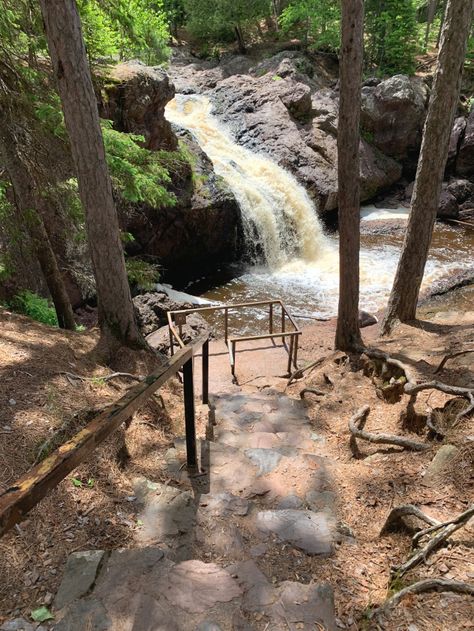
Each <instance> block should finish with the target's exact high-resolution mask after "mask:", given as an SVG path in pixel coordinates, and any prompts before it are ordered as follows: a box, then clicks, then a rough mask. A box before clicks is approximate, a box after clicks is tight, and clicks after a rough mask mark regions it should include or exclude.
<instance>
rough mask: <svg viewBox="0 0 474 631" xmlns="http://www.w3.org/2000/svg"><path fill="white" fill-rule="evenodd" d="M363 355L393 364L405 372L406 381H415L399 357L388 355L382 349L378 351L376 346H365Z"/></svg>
mask: <svg viewBox="0 0 474 631" xmlns="http://www.w3.org/2000/svg"><path fill="white" fill-rule="evenodd" d="M364 355H367V357H370V359H381V360H383V361H384V362H385V363H386V364H388V365H389V366H395V367H396V368H398V369H399V370H401V371H402V372H403V373H404V374H405V377H406V380H407V382H408V383H415V377H414V375H413V373H412V372H411V370H410V368H409V367H408V366H407V365H406V364H404V363H403V362H401V361H400V360H399V359H394V358H393V357H390V355H389V354H388V353H384V351H380V350H378V349H376V348H366V349H365V350H364Z"/></svg>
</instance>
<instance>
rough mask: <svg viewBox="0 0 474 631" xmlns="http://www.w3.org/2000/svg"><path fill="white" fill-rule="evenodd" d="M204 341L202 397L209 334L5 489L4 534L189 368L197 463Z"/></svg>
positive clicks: (190, 448)
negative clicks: (197, 385) (196, 368)
mask: <svg viewBox="0 0 474 631" xmlns="http://www.w3.org/2000/svg"><path fill="white" fill-rule="evenodd" d="M201 347H202V349H203V350H202V362H203V368H202V378H203V384H202V401H203V403H207V402H208V393H209V384H208V379H209V337H208V336H207V335H203V336H201V337H199V338H197V339H195V340H193V342H192V343H191V344H190V345H189V346H186V347H185V348H182V349H180V351H179V352H177V353H176V354H175V355H173V357H171V358H170V359H168V360H167V361H166V362H165V363H164V364H163V365H162V366H160V368H158V369H157V370H156V371H155V372H154V373H152V374H151V375H149V376H148V377H145V379H144V380H143V381H141V382H140V383H138V384H137V385H136V386H134V387H133V388H130V390H128V391H127V393H126V394H125V395H124V396H123V397H122V398H121V399H119V400H118V401H117V402H116V403H114V404H112V405H111V406H109V407H108V408H106V409H105V410H104V411H103V412H102V413H101V414H99V415H98V416H96V417H95V418H94V419H93V420H92V421H91V422H90V423H88V424H87V425H86V426H85V427H84V428H83V429H82V430H81V431H80V432H78V433H77V434H76V435H75V436H73V437H72V438H71V439H70V440H68V441H67V442H66V443H64V444H63V445H61V446H60V447H59V448H58V449H56V451H54V452H53V453H52V454H51V455H50V456H48V457H47V458H45V459H44V460H43V461H42V462H40V463H39V464H38V465H37V466H35V467H33V468H32V469H30V470H29V471H28V472H27V473H25V474H24V475H23V476H22V477H21V478H19V479H18V480H17V481H16V482H14V484H12V485H11V486H10V487H9V488H8V489H7V490H6V491H4V492H3V493H2V494H1V495H0V536H2V535H3V534H5V532H7V531H8V530H9V529H10V528H12V527H13V526H14V525H15V524H17V523H18V522H20V521H21V520H22V519H24V517H25V515H26V513H27V512H28V511H29V510H31V509H32V508H33V507H34V506H35V505H36V504H37V503H38V502H39V501H40V500H42V499H43V497H45V495H46V494H47V493H48V491H50V490H51V489H53V488H54V487H55V486H57V485H58V484H59V482H61V480H63V479H64V478H65V477H66V476H67V475H68V474H69V473H70V472H71V471H72V470H73V469H75V468H76V467H77V466H78V465H79V464H81V463H82V462H83V461H84V460H85V459H86V458H87V457H88V456H90V455H91V454H92V452H93V451H94V450H95V449H96V447H98V446H99V445H100V444H101V443H102V442H103V441H104V440H105V439H106V438H107V437H108V436H110V435H111V434H112V433H113V432H114V431H115V430H117V429H118V427H119V426H120V425H121V424H122V423H123V422H124V421H127V420H128V419H129V418H130V417H131V416H132V414H133V413H134V412H136V411H137V410H138V409H139V408H140V407H141V406H142V405H143V404H144V403H145V401H146V400H147V399H148V398H149V397H150V396H151V395H152V394H154V393H155V392H156V391H157V390H158V389H159V388H160V387H161V386H162V385H163V384H164V383H166V381H168V379H169V378H170V377H172V376H174V375H175V374H176V373H177V372H178V371H179V370H181V368H182V369H183V389H184V412H185V425H186V458H187V465H188V467H189V468H190V469H196V468H197V465H198V462H197V453H196V429H195V414H194V380H193V356H194V354H195V351H196V350H198V349H200V348H201Z"/></svg>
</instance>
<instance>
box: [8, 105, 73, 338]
mask: <svg viewBox="0 0 474 631" xmlns="http://www.w3.org/2000/svg"><path fill="white" fill-rule="evenodd" d="M1 114H2V112H1V110H0V120H1V128H0V156H1V159H2V163H3V165H4V166H5V168H6V170H7V173H8V176H9V178H10V181H11V183H12V186H13V192H14V202H15V205H16V207H17V210H18V214H19V219H20V222H21V224H22V225H23V226H24V227H25V229H26V231H27V233H28V235H29V237H30V239H31V245H32V247H33V250H34V253H35V255H36V257H37V259H38V262H39V264H40V267H41V271H42V273H43V275H44V278H45V280H46V284H47V286H48V289H49V293H50V294H51V298H52V300H53V304H54V307H55V309H56V315H57V317H58V324H59V326H60V327H61V328H62V329H71V330H74V329H75V328H76V323H75V322H74V314H73V311H72V306H71V302H70V300H69V296H68V295H67V292H66V288H65V286H64V282H63V278H62V276H61V272H60V270H59V267H58V262H57V260H56V256H55V254H54V252H53V249H52V247H51V242H50V240H49V236H48V233H47V232H46V228H45V226H44V223H43V219H42V216H41V213H40V211H39V206H40V204H41V203H43V202H42V200H41V199H40V198H39V196H38V195H37V188H38V187H37V185H36V182H35V181H34V179H33V177H32V175H31V173H30V168H29V165H28V164H25V162H24V161H23V160H22V157H21V150H19V149H18V145H17V142H16V138H15V134H14V133H12V132H11V130H10V128H9V126H8V122H7V121H6V120H5V117H4V116H2V115H1Z"/></svg>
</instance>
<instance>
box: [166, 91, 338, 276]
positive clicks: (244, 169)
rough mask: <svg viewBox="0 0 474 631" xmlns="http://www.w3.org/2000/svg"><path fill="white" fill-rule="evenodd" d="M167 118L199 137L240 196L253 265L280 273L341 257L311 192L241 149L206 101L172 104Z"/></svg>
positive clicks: (265, 160)
mask: <svg viewBox="0 0 474 631" xmlns="http://www.w3.org/2000/svg"><path fill="white" fill-rule="evenodd" d="M166 118H167V119H168V120H169V121H170V122H172V123H176V124H178V125H180V126H182V127H185V128H186V129H188V130H189V131H191V132H192V133H193V134H194V136H195V137H196V139H197V141H198V143H199V145H200V146H201V148H202V149H203V151H204V152H205V153H206V154H207V155H208V157H209V158H210V159H211V161H212V163H213V165H214V170H215V172H216V173H217V174H218V175H220V176H222V177H223V179H224V180H225V181H226V182H227V184H228V186H229V187H230V189H231V190H232V192H233V193H234V195H235V197H236V199H237V202H238V204H239V206H240V209H241V213H242V223H243V228H244V236H245V243H246V247H247V258H249V259H250V262H251V263H258V262H259V259H261V258H263V259H264V262H265V264H266V265H267V266H268V267H269V268H270V269H271V270H277V269H281V268H282V267H283V266H285V265H286V264H294V261H295V259H296V260H300V261H302V262H305V263H313V262H316V261H317V260H321V259H322V258H324V256H325V255H328V254H334V256H335V250H334V245H333V244H332V243H331V242H330V241H329V240H328V239H327V238H326V237H325V235H324V233H323V230H322V227H321V224H320V222H319V219H318V216H317V213H316V210H315V208H314V204H313V202H312V201H311V200H310V198H309V196H308V194H307V193H306V191H305V189H304V188H303V187H302V186H301V185H300V184H298V182H297V181H296V179H295V178H294V177H293V176H292V175H291V174H290V173H288V172H287V171H285V170H284V169H282V168H281V167H280V166H278V164H276V163H275V162H273V161H271V160H270V159H269V158H266V157H265V156H263V155H261V154H257V153H254V152H252V151H249V150H248V149H245V148H243V147H240V146H239V145H237V144H236V143H235V141H234V140H232V138H231V136H230V135H229V133H228V132H227V131H226V129H225V128H223V127H222V125H221V124H220V123H219V121H218V120H217V118H215V117H214V116H212V114H211V103H210V101H209V100H208V99H207V98H206V97H203V96H197V95H191V96H184V95H178V96H177V97H176V98H175V99H174V100H173V101H171V103H169V104H168V106H167V108H166Z"/></svg>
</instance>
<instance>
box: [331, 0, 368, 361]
mask: <svg viewBox="0 0 474 631" xmlns="http://www.w3.org/2000/svg"><path fill="white" fill-rule="evenodd" d="M363 31H364V2H363V0H343V2H342V22H341V32H342V38H341V59H340V66H339V77H340V98H339V128H338V134H337V156H338V168H337V170H338V187H339V308H338V317H337V329H336V342H335V345H336V348H338V349H340V350H343V351H357V350H360V348H361V347H362V339H361V336H360V329H359V248H360V235H359V230H360V190H359V189H360V187H359V143H360V133H359V122H360V85H361V80H362V63H363Z"/></svg>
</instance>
